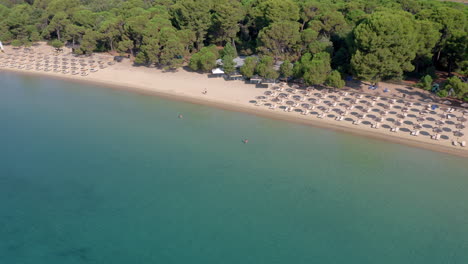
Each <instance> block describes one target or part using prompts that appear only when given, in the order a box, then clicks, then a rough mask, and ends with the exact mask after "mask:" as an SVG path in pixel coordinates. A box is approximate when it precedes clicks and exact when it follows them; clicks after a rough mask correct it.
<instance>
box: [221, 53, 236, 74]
mask: <svg viewBox="0 0 468 264" xmlns="http://www.w3.org/2000/svg"><path fill="white" fill-rule="evenodd" d="M233 59H234V58H233V57H231V56H230V55H225V56H224V57H223V69H224V72H225V73H226V74H232V73H234V72H235V71H236V64H235V63H234V60H233Z"/></svg>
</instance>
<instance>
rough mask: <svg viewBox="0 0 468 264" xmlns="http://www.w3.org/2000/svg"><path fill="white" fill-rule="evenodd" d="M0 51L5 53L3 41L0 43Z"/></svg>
mask: <svg viewBox="0 0 468 264" xmlns="http://www.w3.org/2000/svg"><path fill="white" fill-rule="evenodd" d="M0 50H1V51H2V52H5V50H4V49H3V44H2V42H1V41H0Z"/></svg>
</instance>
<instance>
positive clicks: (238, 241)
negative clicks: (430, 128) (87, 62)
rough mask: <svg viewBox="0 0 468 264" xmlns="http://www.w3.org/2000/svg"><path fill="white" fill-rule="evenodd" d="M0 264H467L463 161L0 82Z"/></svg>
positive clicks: (44, 83) (148, 102)
mask: <svg viewBox="0 0 468 264" xmlns="http://www.w3.org/2000/svg"><path fill="white" fill-rule="evenodd" d="M179 113H182V114H183V115H184V118H183V119H178V118H177V115H178V114H179ZM243 138H248V139H249V143H248V144H242V143H241V140H242V139H243ZM0 263H2V264H3V263H8V264H10V263H14V264H16V263H22V264H29V263H31V264H32V263H34V264H37V263H47V264H58V263H60V264H68V263H70V264H71V263H113V264H120V263H122V264H123V263H126V264H128V263H175V264H179V263H180V264H182V263H183V264H186V263H203V264H207V263H227V264H230V263H232V264H241V263H242V264H247V263H249V264H250V263H252V264H254V263H255V264H261V263H268V264H270V263H301V264H302V263H304V264H305V263H307V264H310V263H327V264H328V263H330V264H332V263H333V264H337V263H338V264H341V263H346V264H354V263H356V264H363V263H372V264H374V263H379V264H387V263H388V264H390V263H392V264H394V263H398V264H404V263H411V264H419V263H424V264H432V263H434V264H441V263H444V264H449V263H450V264H453V263H457V264H458V263H460V264H465V263H468V162H467V160H466V159H463V158H458V157H453V156H449V155H445V154H440V153H434V152H430V151H425V150H420V149H415V148H410V147H406V146H401V145H397V144H389V143H386V142H380V141H376V140H372V139H366V138H361V137H356V136H352V135H347V134H341V133H337V132H332V131H328V130H323V129H318V128H312V127H306V126H301V125H296V124H290V123H285V122H279V121H274V120H269V119H264V118H259V117H255V116H251V115H246V114H241V113H234V112H228V111H222V110H217V109H212V108H209V107H205V106H199V105H192V104H187V103H181V102H174V101H168V100H163V99H159V98H156V97H150V96H144V95H139V94H134V93H130V92H125V91H118V90H112V89H107V88H97V87H93V86H87V85H81V84H73V83H67V82H63V81H58V80H49V79H41V78H37V77H24V76H18V75H13V74H8V73H0Z"/></svg>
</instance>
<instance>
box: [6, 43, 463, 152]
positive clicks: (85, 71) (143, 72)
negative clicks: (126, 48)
mask: <svg viewBox="0 0 468 264" xmlns="http://www.w3.org/2000/svg"><path fill="white" fill-rule="evenodd" d="M5 48H6V49H5V50H6V52H5V53H3V54H0V71H12V72H17V73H21V74H31V75H40V76H48V77H52V78H61V79H66V80H71V81H79V82H88V83H94V84H99V85H101V86H106V87H112V88H118V89H127V90H132V91H135V92H139V93H145V94H154V95H157V96H162V97H166V98H170V99H175V100H182V101H187V102H192V103H198V104H205V105H210V106H214V107H218V108H223V109H227V110H232V111H240V112H246V113H250V114H255V115H259V116H263V117H268V118H274V119H280V120H284V121H289V122H296V123H301V124H306V125H313V126H319V127H324V128H327V129H333V130H337V131H343V132H347V133H353V134H357V135H361V136H365V137H372V138H377V139H381V140H385V141H391V142H394V143H399V144H406V145H410V146H414V147H419V148H424V149H429V150H433V151H439V152H444V153H449V154H453V155H457V156H463V157H468V146H466V147H463V146H462V145H463V142H465V144H466V142H468V136H467V135H468V129H467V128H466V118H468V111H467V109H461V108H452V107H450V106H448V105H439V104H436V103H434V102H432V100H433V99H431V95H430V94H427V93H426V94H425V93H424V92H423V91H419V90H417V91H411V89H412V88H410V87H409V88H408V89H406V90H405V89H402V88H401V87H400V88H399V87H397V86H392V85H390V84H383V85H382V84H381V85H380V86H385V87H386V88H389V92H388V93H379V92H376V91H371V90H369V91H367V89H366V88H365V87H364V86H363V85H362V84H360V85H361V87H350V88H347V89H344V90H342V91H332V90H328V89H320V90H318V89H312V88H309V89H306V88H305V87H296V86H292V87H291V86H288V85H286V84H279V85H270V87H269V88H258V87H256V86H255V85H254V84H247V83H245V82H244V81H226V80H224V79H223V78H210V77H209V76H208V75H207V74H200V73H194V72H189V71H186V70H183V69H179V70H177V71H173V72H172V71H169V72H168V71H162V70H159V69H155V68H148V67H135V66H133V65H132V62H131V61H130V60H128V59H124V60H123V61H122V62H117V63H115V64H114V63H112V62H111V61H112V56H110V55H105V54H98V55H94V56H93V57H91V58H88V57H87V58H81V57H80V58H78V57H76V58H75V57H74V56H72V55H71V54H70V50H67V49H65V51H64V52H63V53H61V54H59V55H58V56H54V55H52V54H53V53H54V51H53V48H51V47H48V46H45V45H43V44H42V45H40V46H35V47H33V48H32V50H33V52H29V53H24V52H23V53H21V51H18V50H13V49H12V48H11V47H10V46H7V47H5ZM21 50H22V49H21ZM39 54H40V55H39ZM18 58H24V59H18ZM18 60H22V61H18ZM49 63H50V68H48V67H49ZM72 64H76V66H72ZM21 65H22V66H21ZM24 65H35V66H34V67H33V66H30V67H25V66H24ZM52 65H54V66H52ZM73 67H74V69H72V68H73ZM46 68H47V69H50V70H48V71H46V70H45V69H46ZM73 71H76V73H75V74H72V72H73ZM379 89H380V90H381V89H382V87H381V88H379ZM204 91H206V94H205V93H204ZM380 92H381V91H380ZM404 93H405V94H408V96H407V97H406V96H405V98H402V97H401V95H402V94H404ZM432 105H437V108H436V109H432ZM252 141H254V139H253V140H252ZM383 151H384V150H383Z"/></svg>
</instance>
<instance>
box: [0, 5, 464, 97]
mask: <svg viewBox="0 0 468 264" xmlns="http://www.w3.org/2000/svg"><path fill="white" fill-rule="evenodd" d="M467 17H468V7H467V6H465V5H463V4H458V3H452V2H440V1H435V0H434V1H433V0H129V1H124V0H0V40H1V41H3V42H4V43H7V44H11V45H13V46H29V45H32V43H34V42H36V41H40V40H46V41H48V42H49V43H50V44H51V45H53V46H56V47H60V46H62V45H70V46H73V47H75V49H74V50H75V52H76V53H79V54H90V53H92V52H93V51H112V52H117V53H121V54H129V55H130V56H132V58H134V60H135V63H136V64H142V65H148V66H149V65H152V66H157V67H161V68H166V69H171V68H178V67H180V66H182V65H184V64H185V63H188V66H189V67H190V68H192V69H193V70H197V71H209V70H211V69H212V68H214V67H215V66H216V60H217V59H219V58H221V59H222V62H223V68H224V71H225V72H226V73H234V72H235V71H236V67H235V63H234V62H233V59H234V58H235V57H237V56H238V55H244V56H249V57H248V58H247V59H246V60H245V64H244V66H242V67H241V69H240V72H241V73H242V74H243V75H244V76H246V77H251V76H253V75H259V76H261V77H264V78H268V79H276V78H278V77H281V78H296V79H301V80H304V82H306V83H307V84H311V85H314V84H326V85H329V86H333V87H342V86H343V85H344V81H343V80H342V79H343V76H354V77H355V78H358V79H362V80H366V81H371V82H378V81H380V80H387V79H402V78H405V77H407V76H412V77H418V78H422V79H421V83H420V85H421V88H424V89H431V83H432V78H434V77H435V72H436V70H438V71H445V72H447V73H448V74H449V75H452V73H454V72H456V73H458V75H462V76H463V75H464V76H466V74H467V66H468V60H467V57H468V56H467V44H468V39H467V35H468V34H467V24H468V19H467ZM251 55H255V56H251ZM275 65H281V66H280V67H279V69H278V68H277V67H275ZM439 95H440V96H444V97H445V96H448V95H450V96H452V97H458V98H459V99H465V100H468V84H467V83H466V82H463V80H461V79H460V78H458V77H457V76H454V77H452V78H449V79H448V81H447V82H446V84H445V85H444V86H442V89H441V90H440V91H439Z"/></svg>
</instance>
